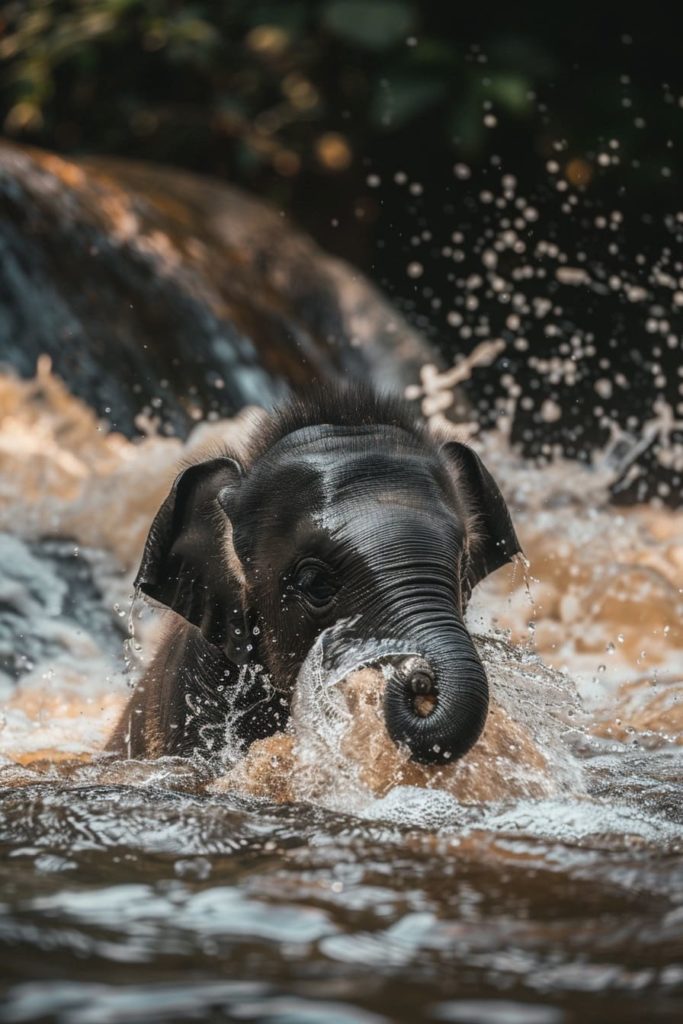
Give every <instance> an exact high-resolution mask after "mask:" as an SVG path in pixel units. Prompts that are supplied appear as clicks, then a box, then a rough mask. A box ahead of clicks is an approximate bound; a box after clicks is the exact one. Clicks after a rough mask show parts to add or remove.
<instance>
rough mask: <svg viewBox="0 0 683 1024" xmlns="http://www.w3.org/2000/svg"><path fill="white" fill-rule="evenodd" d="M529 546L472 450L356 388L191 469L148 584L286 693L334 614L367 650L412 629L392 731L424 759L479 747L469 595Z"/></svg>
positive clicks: (162, 517) (207, 636) (392, 696)
mask: <svg viewBox="0 0 683 1024" xmlns="http://www.w3.org/2000/svg"><path fill="white" fill-rule="evenodd" d="M519 551H520V545H519V542H518V540H517V537H516V534H515V531H514V528H513V526H512V522H511V520H510V515H509V512H508V509H507V506H506V504H505V501H504V500H503V497H502V495H501V493H500V491H499V489H498V487H497V485H496V483H495V482H494V480H493V478H492V477H491V475H490V473H489V472H488V471H487V470H486V469H485V467H484V466H483V464H482V463H481V461H480V459H479V458H478V456H477V455H476V454H475V453H474V451H472V449H471V448H469V447H467V446H466V445H463V444H460V443H457V442H454V441H448V442H444V443H439V442H438V441H437V440H435V439H434V438H433V437H431V436H430V435H429V433H427V432H426V431H425V430H424V429H423V428H422V427H420V426H419V425H417V423H416V422H415V418H414V416H413V414H412V410H411V409H410V408H409V407H408V406H407V405H405V404H404V403H401V402H397V401H395V400H387V399H381V398H378V397H376V396H373V395H371V394H369V393H365V392H363V391H360V392H359V391H355V392H353V393H351V392H346V393H336V394H334V395H332V396H328V397H324V396H323V397H322V398H320V399H318V400H316V401H315V402H312V403H310V402H309V403H307V402H302V403H298V404H293V405H290V406H288V407H286V408H285V409H284V410H283V411H281V412H280V413H279V414H275V415H274V416H273V417H272V418H271V420H270V421H269V423H268V424H267V425H266V426H265V428H262V436H261V437H260V438H259V439H257V440H256V441H255V442H254V443H253V444H252V450H251V452H250V454H249V457H248V458H247V459H244V460H243V462H239V461H238V460H237V459H235V458H233V457H231V456H229V455H225V456H221V457H217V458H212V459H208V460H206V461H204V462H201V463H199V464H197V465H193V466H190V467H189V468H187V469H185V470H184V471H183V472H182V473H181V474H180V476H179V477H178V478H177V479H176V481H175V483H174V485H173V489H172V491H171V493H170V495H169V497H168V498H167V499H166V501H165V502H164V504H163V505H162V507H161V509H160V510H159V512H158V514H157V516H156V518H155V520H154V523H153V525H152V528H151V530H150V534H149V538H148V540H147V544H146V547H145V551H144V555H143V559H142V564H141V567H140V571H139V574H138V577H137V586H138V587H139V588H140V590H142V591H143V592H144V593H145V594H147V595H148V596H150V597H151V598H153V599H155V600H156V601H157V602H160V603H161V604H163V605H165V606H167V607H169V608H172V609H173V610H174V611H175V612H176V613H178V614H179V615H181V616H182V617H183V618H184V619H186V620H187V622H189V623H191V624H192V626H193V627H195V629H196V630H198V631H199V632H200V633H201V635H202V636H203V638H204V640H205V641H206V643H207V644H208V645H209V646H210V647H211V649H212V650H215V649H218V650H220V652H221V654H222V656H223V657H224V658H225V659H226V663H228V664H230V665H234V666H240V665H244V664H246V663H248V662H250V661H251V662H259V663H260V664H262V665H263V666H264V668H265V670H266V671H267V672H268V673H269V675H270V677H271V679H272V681H273V684H274V686H275V687H276V689H277V691H278V693H279V695H280V698H281V699H282V697H284V698H285V700H286V699H287V698H288V695H291V693H292V691H293V688H294V685H295V683H296V679H297V673H298V672H299V670H300V668H301V665H302V664H303V662H304V661H305V659H306V657H307V654H308V653H309V651H310V650H311V647H312V645H313V644H314V642H315V640H316V638H317V637H318V636H319V635H320V634H321V633H322V632H323V631H324V630H327V629H329V628H330V627H332V626H334V624H335V623H338V622H340V621H341V620H344V621H346V622H347V623H350V624H351V625H348V626H347V627H346V629H347V634H349V635H351V634H352V637H353V640H354V642H355V643H356V644H357V645H358V644H360V646H361V648H362V644H363V642H364V641H369V640H370V639H371V638H377V637H383V638H390V639H391V638H395V639H397V640H399V639H400V640H401V641H402V642H403V643H405V645H406V647H405V649H406V650H408V649H409V650H410V651H411V653H410V654H409V655H406V656H405V657H398V658H394V659H393V661H392V665H391V669H390V671H389V673H388V682H387V686H386V691H385V698H384V712H385V721H386V727H387V730H388V732H389V735H390V736H391V737H392V738H393V739H394V740H395V741H396V742H397V743H402V744H405V745H407V747H408V748H409V750H410V752H411V755H412V757H413V758H414V759H416V760H419V761H422V762H428V763H429V762H440V761H447V760H450V759H451V758H457V757H460V756H462V755H463V754H464V753H466V751H467V750H469V748H470V747H471V746H472V745H473V744H474V743H475V742H476V740H477V738H478V737H479V735H480V733H481V731H482V729H483V727H484V722H485V720H486V714H487V709H488V682H487V678H486V674H485V672H484V669H483V667H482V664H481V662H480V660H479V657H478V655H477V652H476V649H475V647H474V644H473V642H472V639H471V637H470V636H469V633H468V631H467V629H466V627H465V625H464V622H463V614H464V611H465V607H466V604H467V601H468V599H469V596H470V593H471V591H472V588H473V587H474V586H475V585H476V584H477V583H478V582H479V581H480V580H481V579H483V578H484V577H485V576H486V575H487V574H488V573H490V572H493V571H494V570H495V569H497V568H498V567H499V566H502V565H503V564H504V563H505V562H508V561H510V559H511V558H512V556H513V555H515V554H516V553H518V552H519ZM238 676H239V672H237V673H234V674H233V677H232V678H233V679H236V678H237V677H238ZM236 685H238V684H236ZM261 734H263V729H262V728H261ZM246 738H247V739H249V738H250V737H249V735H248V734H247V736H246Z"/></svg>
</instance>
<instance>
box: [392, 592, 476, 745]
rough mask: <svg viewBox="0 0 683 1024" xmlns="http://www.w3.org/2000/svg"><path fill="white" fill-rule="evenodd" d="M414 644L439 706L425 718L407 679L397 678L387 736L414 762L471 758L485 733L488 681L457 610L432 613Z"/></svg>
mask: <svg viewBox="0 0 683 1024" xmlns="http://www.w3.org/2000/svg"><path fill="white" fill-rule="evenodd" d="M402 634H403V636H404V637H405V636H406V630H405V627H404V628H403V630H402ZM410 641H411V643H412V641H414V642H415V649H416V650H418V651H419V652H420V654H421V656H422V657H423V658H424V659H425V661H426V662H427V663H428V664H429V666H430V667H431V670H432V675H433V677H434V681H435V687H434V691H433V694H434V696H435V697H436V703H435V705H434V707H433V710H432V711H431V712H430V713H429V714H427V715H425V716H422V715H420V713H419V712H418V710H417V707H416V701H415V694H414V692H413V691H412V690H411V689H410V686H409V685H408V684H407V682H406V680H405V679H403V678H401V676H400V674H398V673H396V674H394V675H392V677H391V678H390V679H389V682H388V683H387V688H386V692H385V698H384V717H385V722H386V727H387V731H388V733H389V735H390V736H391V738H392V739H393V740H394V742H395V743H402V744H405V745H406V746H407V747H408V748H409V750H410V752H411V756H412V758H413V760H414V761H419V762H421V763H423V764H447V763H449V762H451V761H455V760H457V758H459V757H462V756H463V755H464V754H466V753H467V751H468V750H470V748H471V747H472V746H473V745H474V744H475V743H476V741H477V740H478V739H479V737H480V735H481V733H482V731H483V729H484V724H485V722H486V716H487V713H488V706H489V684H488V679H487V678H486V673H485V672H484V668H483V666H482V664H481V661H480V659H479V655H478V654H477V652H476V649H475V647H474V643H473V642H472V638H471V637H470V635H469V633H468V632H467V630H466V629H465V626H464V624H463V622H462V618H461V616H460V614H459V613H458V612H457V610H456V609H455V608H454V607H449V608H446V607H444V608H443V609H439V610H434V609H433V608H432V609H431V612H428V613H426V614H425V615H424V616H420V617H419V619H418V620H417V621H413V622H412V623H411V626H410Z"/></svg>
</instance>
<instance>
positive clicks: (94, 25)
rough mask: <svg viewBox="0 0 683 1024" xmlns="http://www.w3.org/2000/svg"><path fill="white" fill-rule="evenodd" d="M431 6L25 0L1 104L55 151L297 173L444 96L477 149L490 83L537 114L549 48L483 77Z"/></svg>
mask: <svg viewBox="0 0 683 1024" xmlns="http://www.w3.org/2000/svg"><path fill="white" fill-rule="evenodd" d="M421 6H422V5H420V4H419V3H417V2H411V0H323V2H313V0H287V2H280V3H258V2H256V3H254V2H251V3H248V2H239V0H228V2H203V3H202V2H198V3H195V4H192V3H189V4H188V3H181V2H177V0H14V2H10V3H7V4H5V6H4V8H3V11H2V14H1V15H0V18H1V19H2V21H1V27H2V35H1V37H0V59H2V62H3V66H4V71H3V76H2V91H1V93H0V113H1V116H2V119H3V122H4V127H5V131H6V132H8V133H9V134H10V135H14V136H17V137H22V138H26V139H29V140H33V141H38V142H41V143H44V144H48V145H52V146H54V147H56V148H58V149H67V150H68V149H74V148H79V147H83V148H86V149H88V150H91V151H93V150H114V151H116V152H142V153H144V154H145V155H150V156H156V157H157V158H161V159H171V160H174V161H176V162H178V163H187V162H188V160H190V161H191V162H194V163H197V164H198V165H200V166H206V167H207V169H209V170H215V169H218V170H220V169H221V167H220V164H221V161H222V162H225V161H227V162H228V163H231V162H233V161H236V162H237V164H239V165H242V166H243V167H249V166H253V165H255V164H256V165H258V164H263V163H269V164H270V165H271V166H273V167H274V168H275V170H276V171H278V172H279V173H280V174H282V175H283V176H285V177H286V176H288V175H294V174H296V173H297V172H298V171H299V170H300V169H301V167H302V166H303V165H306V164H307V163H313V164H316V165H317V166H318V167H322V168H324V169H327V170H332V171H334V170H344V169H345V167H346V165H347V164H348V160H350V159H351V158H352V157H353V155H354V154H355V153H357V152H358V151H359V149H362V146H363V141H364V139H365V137H366V136H367V135H368V134H369V133H374V132H396V131H399V130H401V129H403V128H405V127H406V126H407V125H409V124H410V123H411V122H414V121H415V120H416V119H417V118H419V117H420V116H422V115H425V114H426V113H429V112H430V111H434V110H435V109H437V108H438V110H439V113H440V115H441V127H442V131H443V133H444V137H445V138H447V139H448V140H450V141H453V142H454V143H457V144H459V145H460V146H461V147H464V148H465V149H466V150H467V151H468V152H470V153H471V154H474V155H476V152H477V150H478V149H479V148H481V146H482V143H483V140H484V135H485V128H484V126H483V125H482V122H481V117H477V116H472V113H473V112H476V113H478V112H479V111H480V110H481V104H482V102H483V101H484V100H485V99H486V98H487V97H488V98H489V99H490V100H492V101H495V103H496V104H497V105H499V106H500V107H501V108H502V109H503V110H505V111H507V112H508V113H509V114H511V115H513V116H518V117H524V116H528V115H529V114H530V113H531V111H532V95H533V94H532V90H533V87H534V80H535V79H537V78H539V77H540V76H546V75H547V74H549V73H550V72H551V71H552V68H553V61H552V58H551V57H550V55H549V54H547V53H541V54H538V53H536V54H531V55H530V54H529V53H528V52H526V51H525V50H524V48H522V51H521V52H519V53H517V54H515V53H514V50H513V51H510V50H508V51H503V52H501V54H500V57H499V59H496V61H495V62H492V63H491V64H489V65H488V66H487V68H486V74H485V75H484V76H483V75H482V68H481V65H480V64H479V63H478V61H477V60H476V54H472V53H467V52H466V50H465V47H464V46H462V45H460V44H457V43H455V42H453V41H451V40H449V39H448V38H447V37H446V36H444V35H443V34H438V33H436V32H434V31H432V30H430V29H429V27H428V26H425V25H424V17H423V14H422V13H421ZM437 27H438V26H437ZM418 32H419V37H418V36H416V35H415V34H414V33H418ZM528 49H529V47H528V46H527V50H528ZM513 58H514V59H513ZM330 132H335V133H336V136H337V138H336V148H335V146H334V145H332V144H330V145H327V146H326V145H325V137H326V136H328V135H329V133H330ZM228 142H229V143H231V144H232V149H230V147H228V146H226V143H228ZM328 143H330V140H329V139H328ZM188 146H189V147H191V152H190V151H189V150H188ZM344 147H346V150H347V152H348V160H346V159H345V158H344V156H343V154H342V149H343V148H344ZM217 164H218V167H217V166H216V165H217ZM226 169H227V168H226Z"/></svg>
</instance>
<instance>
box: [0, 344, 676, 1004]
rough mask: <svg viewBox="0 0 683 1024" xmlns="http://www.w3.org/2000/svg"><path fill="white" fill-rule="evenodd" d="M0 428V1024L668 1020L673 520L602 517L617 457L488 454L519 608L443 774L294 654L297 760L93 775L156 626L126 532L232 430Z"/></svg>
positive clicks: (18, 403)
mask: <svg viewBox="0 0 683 1024" xmlns="http://www.w3.org/2000/svg"><path fill="white" fill-rule="evenodd" d="M0 412H1V413H2V416H1V417H0V469H1V470H2V472H1V474H0V479H1V481H2V484H1V488H2V489H1V491H0V531H2V535H1V536H0V552H1V553H2V559H3V570H4V571H3V582H2V592H1V593H0V687H1V693H2V700H3V706H2V718H1V720H0V721H1V728H0V756H1V760H0V787H1V789H0V844H1V848H2V857H1V858H0V878H1V882H0V901H1V909H0V943H2V953H1V954H0V964H1V965H2V966H1V967H0V986H1V989H0V990H1V991H2V997H1V998H2V1004H1V1007H2V1008H1V1009H0V1018H1V1019H4V1020H7V1021H17V1022H18V1021H39V1020H40V1021H43V1020H55V1021H59V1022H60V1024H67V1022H68V1024H86V1022H91V1021H92V1022H94V1021H97V1022H124V1021H125V1022H130V1021H140V1020H146V1021H149V1020H152V1021H154V1020H157V1021H160V1022H162V1021H163V1022H171V1021H181V1020H182V1021H184V1020H200V1019H201V1020H207V1021H219V1020H224V1019H226V1018H227V1019H230V1020H244V1021H262V1020H265V1021H276V1022H278V1024H280V1022H297V1024H298V1022H306V1021H316V1022H317V1021H323V1020H324V1021H334V1022H344V1024H345V1022H354V1024H359V1022H360V1024H364V1022H379V1021H406V1022H408V1021H410V1022H413V1021H418V1020H420V1021H421V1020H425V1021H435V1022H436V1021H464V1022H468V1024H470V1022H480V1024H489V1022H495V1024H517V1022H519V1024H556V1022H571V1021H578V1020H581V1021H582V1022H585V1021H600V1022H607V1021H619V1022H620V1024H621V1022H624V1021H642V1020H648V1021H650V1020H652V1021H654V1020H658V1021H659V1020H678V1019H680V1016H681V1013H683V869H682V864H683V805H682V802H681V784H682V782H683V746H682V745H681V742H680V741H681V735H682V734H683V711H682V710H681V708H682V707H683V702H681V699H680V697H681V694H682V693H683V676H682V674H681V666H682V664H683V655H682V652H683V642H682V636H681V619H682V616H681V591H680V586H681V568H682V567H683V524H682V522H681V517H680V515H678V514H677V513H675V512H673V511H671V510H667V509H664V508H656V507H654V506H653V505H642V506H635V507H633V508H631V509H628V510H625V509H621V510H615V509H614V508H613V507H611V506H610V505H609V504H608V502H607V500H606V498H605V494H606V490H607V486H608V484H609V480H610V474H611V473H612V472H613V469H611V468H610V466H611V462H610V458H611V456H610V455H609V453H605V456H604V458H601V457H600V456H597V457H596V464H595V467H594V468H593V469H592V470H591V469H587V468H585V467H579V466H576V465H574V464H570V463H563V462H560V461H556V462H555V463H553V464H552V465H550V466H546V467H543V468H538V467H534V466H532V465H528V464H525V463H523V462H522V461H521V460H520V459H519V458H518V457H517V456H515V455H514V454H513V453H512V452H511V450H510V448H509V446H508V444H507V441H506V439H505V436H504V434H502V433H498V434H492V435H490V436H489V437H488V439H487V440H485V441H484V442H483V444H482V445H480V450H481V451H482V452H483V454H484V456H485V458H486V460H487V462H488V463H489V464H490V465H491V466H492V468H493V470H494V472H495V474H496V475H497V476H498V477H499V479H500V480H501V482H502V485H503V488H504V490H505V491H506V493H507V494H508V495H509V497H510V498H511V503H512V506H513V509H514V514H515V518H516V521H517V525H518V529H519V533H520V536H521V537H522V538H523V542H524V546H525V550H526V553H527V555H528V556H529V559H530V563H531V569H530V572H531V578H529V573H528V572H527V571H526V570H525V567H524V565H523V564H521V563H518V564H516V565H513V566H510V567H508V568H507V569H506V570H504V571H501V572H500V573H498V574H497V575H496V576H495V577H492V578H491V579H489V580H488V581H486V582H485V583H484V584H483V585H482V586H481V587H480V588H478V591H477V593H476V597H475V600H474V601H473V605H472V607H471V612H470V623H471V626H472V628H473V630H474V632H475V633H476V635H477V643H478V646H479V649H480V652H481V655H482V658H483V660H484V662H485V664H486V666H487V670H488V673H489V676H490V679H491V683H492V694H493V701H494V712H493V714H492V716H491V719H490V722H489V726H488V727H487V731H486V734H485V736H484V738H483V741H482V743H481V744H479V745H477V746H476V747H475V748H474V750H473V751H472V752H471V753H470V755H468V757H467V758H465V759H464V760H463V761H462V762H460V763H458V764H457V765H447V766H444V767H442V768H420V767H419V766H414V765H412V764H410V763H408V762H406V761H405V759H404V758H403V757H402V755H401V754H400V752H397V751H396V750H395V749H394V748H393V747H392V746H391V744H388V742H387V741H385V740H384V738H383V736H382V734H381V730H380V729H379V728H378V714H379V711H378V703H377V693H378V692H379V691H381V687H382V685H383V683H382V677H381V673H378V671H377V670H376V669H374V668H373V667H372V666H358V665H356V664H355V663H354V662H353V657H351V663H350V665H349V666H348V667H349V668H352V669H354V671H353V672H351V674H350V675H348V676H346V677H345V678H344V679H342V678H341V676H339V678H337V680H336V681H335V682H334V683H333V684H331V683H330V681H329V680H328V681H327V684H325V683H324V680H323V679H322V678H321V675H320V671H319V665H318V664H317V663H316V658H315V652H314V654H313V655H312V657H311V659H310V660H309V662H308V663H307V665H306V666H305V670H304V672H303V673H302V677H301V680H300V686H299V692H298V695H297V702H296V705H295V709H294V715H293V731H292V734H291V735H290V736H287V737H278V738H275V740H271V741H264V745H260V746H257V747H255V748H252V752H251V753H250V755H249V757H248V758H247V759H246V760H245V761H244V762H242V763H240V764H237V765H235V764H234V763H232V762H231V761H229V760H226V762H225V763H224V764H223V765H222V766H220V767H219V768H218V769H217V768H216V767H215V766H209V765H208V764H207V763H206V762H205V761H203V760H202V759H201V758H197V759H196V760H195V761H189V762H188V761H178V760H174V759H162V760H160V761H156V762H150V763H141V762H132V761H123V762H117V761H115V760H112V759H111V758H109V757H103V756H102V755H99V754H98V750H99V748H100V747H101V745H102V744H103V742H104V740H105V738H106V736H107V732H108V730H109V729H110V728H111V726H112V725H113V723H114V721H115V720H116V717H117V715H118V713H119V711H120V709H121V707H122V705H123V702H124V701H125V699H126V697H127V695H128V693H129V689H128V684H129V681H130V680H131V679H132V678H134V676H135V673H136V672H137V671H138V670H139V667H140V665H141V664H144V662H145V660H146V659H147V658H148V657H149V656H150V651H151V650H152V649H153V646H154V643H155V639H156V638H157V637H158V634H159V630H160V622H161V620H163V616H162V615H158V614H155V613H152V612H150V611H149V610H147V609H146V608H145V607H144V605H141V604H140V603H136V604H135V605H134V606H133V610H132V613H131V614H130V616H129V608H130V597H131V593H132V592H131V580H132V575H133V573H134V569H135V565H136V561H137V558H138V556H139V551H140V547H141V544H142V541H143V539H144V535H145V532H146V529H147V527H148V524H149V521H150V519H151V516H152V514H153V512H154V510H155V508H156V506H157V504H158V503H159V501H160V500H161V498H162V497H163V495H164V494H165V493H166V490H167V487H168V484H169V482H170V480H171V479H172V476H173V473H174V467H175V464H176V462H177V460H178V458H179V457H180V456H182V455H185V454H187V453H188V452H192V451H196V450H197V449H198V448H200V447H202V446H204V445H207V444H210V443H211V442H212V440H214V439H215V438H217V437H221V438H226V439H228V441H230V442H232V443H235V442H238V441H239V439H240V438H243V437H244V434H245V431H246V430H247V429H248V425H247V424H248V417H246V416H242V417H240V418H238V419H237V420H234V421H229V422H227V421H226V422H221V423H216V424H212V425H210V426H207V425H202V426H199V427H197V428H196V430H195V431H194V432H193V433H192V434H191V436H190V438H189V440H188V441H187V443H186V444H184V445H183V444H182V443H181V442H180V441H178V440H177V439H174V438H169V437H159V436H149V437H146V438H144V439H142V440H141V441H139V442H137V443H132V442H130V441H127V440H125V439H124V438H123V437H121V436H120V435H116V434H106V433H105V432H103V431H101V430H100V429H99V427H98V423H97V421H96V420H95V418H94V417H93V416H92V414H91V413H90V412H89V411H88V410H87V409H86V408H85V407H84V406H82V405H81V404H80V403H79V402H78V401H77V400H75V399H74V398H72V397H71V396H70V395H69V394H68V392H67V390H66V389H65V388H64V387H63V386H62V385H60V383H59V382H58V381H57V380H56V379H55V378H54V377H52V376H51V374H50V372H49V366H48V365H47V364H46V363H43V364H42V365H41V369H40V378H39V380H38V381H37V382H30V381H24V382H19V381H17V380H15V379H13V378H11V377H4V378H2V379H0ZM131 630H132V637H131V636H130V632H131ZM125 637H128V644H127V648H126V651H127V653H126V659H123V658H122V656H121V651H122V647H123V640H124V638H125ZM379 639H380V640H381V638H379ZM321 687H322V689H321ZM318 711H320V713H319V714H318V713H317V712H318ZM268 744H271V746H270V747H269V746H268ZM283 801H284V802H283Z"/></svg>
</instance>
